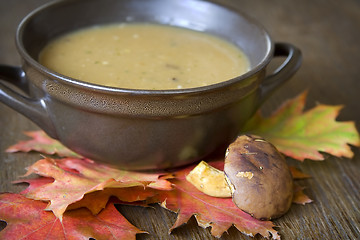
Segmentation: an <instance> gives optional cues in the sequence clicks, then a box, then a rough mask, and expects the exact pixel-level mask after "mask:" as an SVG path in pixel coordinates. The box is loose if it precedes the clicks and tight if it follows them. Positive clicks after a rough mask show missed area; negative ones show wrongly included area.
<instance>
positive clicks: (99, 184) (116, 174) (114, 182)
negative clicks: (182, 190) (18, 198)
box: [25, 158, 172, 220]
mask: <svg viewBox="0 0 360 240" xmlns="http://www.w3.org/2000/svg"><path fill="white" fill-rule="evenodd" d="M32 173H35V174H37V175H39V176H42V177H46V178H52V179H54V181H53V182H48V183H46V184H44V185H42V186H41V187H33V186H31V184H30V186H31V187H30V188H29V189H27V191H26V194H25V196H26V197H27V198H30V199H34V200H42V201H49V202H50V203H49V205H48V206H47V208H46V210H51V211H53V213H54V214H55V216H56V217H58V218H60V220H61V219H62V215H63V213H64V212H65V210H66V209H67V207H68V206H69V205H70V204H74V203H76V202H78V201H80V200H82V199H83V198H84V196H85V194H89V193H93V192H98V191H100V190H104V189H108V188H111V189H113V190H112V191H110V192H109V191H108V190H107V191H104V192H101V193H99V194H101V196H102V199H104V198H105V199H106V198H108V197H109V196H110V195H112V194H113V195H116V194H117V193H119V191H121V190H119V189H121V188H133V187H140V188H142V189H143V190H144V189H145V188H152V189H159V190H160V189H161V190H169V189H171V188H172V186H171V183H170V182H168V181H167V180H166V179H164V178H170V177H171V175H169V174H166V173H158V172H154V173H151V172H147V173H145V172H131V171H125V170H120V169H117V168H113V167H110V166H108V165H105V164H101V163H96V162H94V161H92V160H89V159H78V158H62V159H51V158H45V159H42V160H39V161H37V162H36V163H34V164H33V165H32V166H30V167H29V168H28V172H27V173H26V175H25V176H28V175H30V174H32ZM25 182H26V180H25ZM30 183H31V182H30ZM33 183H34V182H33ZM135 192H136V194H138V195H137V196H136V197H137V198H138V200H140V199H141V200H143V199H145V198H146V197H148V196H149V194H150V195H152V194H153V193H152V192H150V193H149V192H145V190H144V192H141V191H135ZM130 196H131V195H128V197H130ZM123 200H124V199H123ZM95 203H99V204H100V205H98V206H97V207H94V208H90V210H91V211H92V212H95V213H96V212H97V211H99V209H101V206H103V205H104V201H103V202H101V201H98V202H95ZM105 203H106V201H105Z"/></svg>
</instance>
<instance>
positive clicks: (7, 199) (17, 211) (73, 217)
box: [0, 193, 144, 240]
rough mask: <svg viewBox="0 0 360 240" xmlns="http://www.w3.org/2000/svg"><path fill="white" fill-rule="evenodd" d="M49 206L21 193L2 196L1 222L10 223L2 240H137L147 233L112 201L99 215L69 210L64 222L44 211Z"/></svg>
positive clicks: (3, 232)
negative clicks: (135, 224) (92, 239)
mask: <svg viewBox="0 0 360 240" xmlns="http://www.w3.org/2000/svg"><path fill="white" fill-rule="evenodd" d="M45 207H46V203H44V202H41V201H35V200H30V199H28V198H25V197H24V196H22V195H19V194H11V193H5V194H1V195H0V219H1V220H3V221H5V222H6V223H7V226H6V227H5V229H4V230H2V231H1V232H0V238H1V239H7V240H12V239H14V240H15V239H16V240H17V239H27V240H38V239H52V240H78V239H89V238H94V239H96V240H108V239H109V240H111V239H129V240H131V239H133V240H135V239H136V234H138V233H144V232H143V231H140V230H139V229H137V228H136V227H134V226H133V225H131V224H130V223H129V222H128V221H127V220H126V219H125V218H124V217H123V216H122V215H121V214H120V213H119V212H118V211H117V210H116V208H115V207H114V203H113V202H109V203H108V205H107V207H106V208H105V209H104V210H103V211H101V212H100V213H99V214H98V215H96V216H95V215H93V214H91V212H89V211H88V210H87V209H85V208H81V209H77V210H73V211H67V212H66V213H65V214H64V216H63V221H62V222H60V220H59V219H58V218H56V216H55V215H54V214H53V213H52V212H48V211H44V210H43V209H44V208H45Z"/></svg>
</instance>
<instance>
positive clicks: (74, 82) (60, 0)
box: [15, 0, 274, 95]
mask: <svg viewBox="0 0 360 240" xmlns="http://www.w3.org/2000/svg"><path fill="white" fill-rule="evenodd" d="M99 1H100V0H99ZM179 1H183V0H179ZM187 1H200V2H206V3H209V4H214V5H217V6H218V7H221V8H225V9H227V10H230V11H232V12H234V13H236V14H240V15H241V16H242V17H244V18H245V19H246V20H247V21H248V22H249V23H251V24H252V25H254V26H256V27H257V28H258V29H259V30H260V32H261V34H262V35H263V36H264V38H265V41H266V44H267V52H266V53H265V55H264V56H265V57H264V58H263V59H262V60H261V61H259V63H258V64H257V65H256V66H254V67H253V68H251V69H250V70H249V71H247V72H246V73H244V74H241V75H239V76H236V77H234V78H231V79H228V80H224V81H221V82H219V83H215V84H210V85H206V86H201V87H193V88H182V89H164V90H152V89H132V88H118V87H111V86H104V85H98V84H93V83H89V82H85V81H82V80H79V79H75V78H72V77H68V76H66V75H63V74H60V73H58V72H56V71H53V70H51V69H49V68H47V67H45V66H43V65H42V64H40V63H39V62H38V61H37V60H35V59H34V58H33V57H31V56H30V54H29V53H28V52H27V51H26V49H25V46H24V44H23V41H22V37H23V35H24V30H25V28H26V26H27V24H28V22H29V21H31V19H32V18H33V17H35V16H36V15H37V14H40V13H41V12H42V11H46V9H48V8H51V7H56V6H57V5H61V4H64V3H69V2H70V4H71V1H68V0H55V1H52V2H48V3H45V4H43V5H41V6H39V7H38V8H35V9H34V10H32V11H30V12H29V13H28V14H27V15H26V16H25V17H24V18H23V19H22V20H21V22H20V23H19V25H18V28H17V31H16V36H15V43H16V47H17V49H18V52H19V53H20V55H21V56H22V58H23V59H24V60H25V61H26V62H27V63H28V64H30V65H31V66H32V67H34V68H35V69H37V70H38V71H40V72H42V73H43V74H45V75H47V76H49V77H50V78H51V79H54V78H56V79H57V81H61V82H62V83H64V84H67V85H71V86H73V87H77V88H83V89H89V90H92V91H99V92H105V93H113V94H114V93H127V94H136V95H137V94H139V95H176V94H189V93H200V92H207V91H214V90H217V89H221V88H226V87H228V86H230V85H233V84H235V83H238V82H241V81H242V80H245V79H247V78H249V77H251V76H253V75H255V74H256V73H258V72H260V71H261V70H263V69H264V68H265V67H266V65H267V64H268V63H269V62H270V60H271V59H272V55H273V52H274V42H273V41H272V38H271V36H270V34H269V33H268V31H267V30H266V29H265V28H264V26H263V25H262V24H260V23H259V22H258V21H257V20H256V19H254V18H253V17H251V16H249V15H247V14H246V13H244V12H243V11H241V10H240V9H236V8H234V7H232V6H228V5H225V3H219V2H215V1H214V0H187ZM158 24H161V23H158Z"/></svg>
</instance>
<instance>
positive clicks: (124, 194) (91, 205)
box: [14, 177, 156, 215]
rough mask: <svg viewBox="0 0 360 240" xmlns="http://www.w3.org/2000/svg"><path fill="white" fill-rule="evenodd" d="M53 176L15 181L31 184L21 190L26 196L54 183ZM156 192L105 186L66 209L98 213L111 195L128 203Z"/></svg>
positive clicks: (145, 189) (142, 188)
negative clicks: (81, 209) (85, 209)
mask: <svg viewBox="0 0 360 240" xmlns="http://www.w3.org/2000/svg"><path fill="white" fill-rule="evenodd" d="M53 182H54V179H53V178H46V177H37V178H31V179H25V180H19V181H15V182H14V183H27V184H29V186H28V187H27V188H26V189H25V190H23V191H22V192H20V194H22V195H24V196H26V195H27V194H28V193H29V192H33V191H37V190H39V189H40V187H42V186H43V185H46V184H49V183H53ZM155 194H156V190H155V189H151V188H144V187H130V188H105V189H103V190H99V191H95V192H91V193H87V194H85V195H84V197H83V198H82V199H81V200H79V201H77V202H74V203H72V204H70V205H69V206H68V207H67V208H66V211H68V210H72V209H78V208H82V207H84V208H87V209H89V210H90V211H91V213H92V214H94V215H96V214H98V213H99V212H100V211H101V210H102V209H104V208H105V206H106V204H107V202H108V200H109V199H110V197H116V198H117V199H118V200H120V201H122V202H126V203H132V202H139V201H143V200H146V199H147V198H149V197H153V196H155Z"/></svg>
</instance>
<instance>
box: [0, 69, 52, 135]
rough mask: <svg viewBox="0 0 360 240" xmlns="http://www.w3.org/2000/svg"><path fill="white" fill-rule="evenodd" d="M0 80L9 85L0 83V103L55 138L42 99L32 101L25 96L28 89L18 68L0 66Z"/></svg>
mask: <svg viewBox="0 0 360 240" xmlns="http://www.w3.org/2000/svg"><path fill="white" fill-rule="evenodd" d="M0 80H4V81H5V82H7V83H9V85H6V84H5V83H4V82H1V81H0V102H2V103H4V104H6V105H7V106H9V107H11V108H12V109H14V110H15V111H17V112H19V113H21V114H23V115H24V116H25V117H27V118H29V119H30V120H31V121H33V122H34V123H36V124H37V125H38V126H39V127H40V128H42V129H43V130H44V131H45V132H47V133H48V134H49V135H50V136H51V137H56V134H55V133H56V131H55V129H54V127H53V125H52V122H51V120H50V117H49V114H48V111H47V110H46V103H45V101H44V99H32V98H30V97H28V96H26V95H28V94H29V87H28V81H27V79H26V77H25V73H24V71H23V70H22V69H21V68H20V67H13V66H7V65H0ZM10 85H13V86H15V87H17V88H19V89H20V90H22V91H23V92H24V93H25V94H26V95H23V94H22V93H20V92H17V91H16V90H15V89H14V88H11V87H10Z"/></svg>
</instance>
